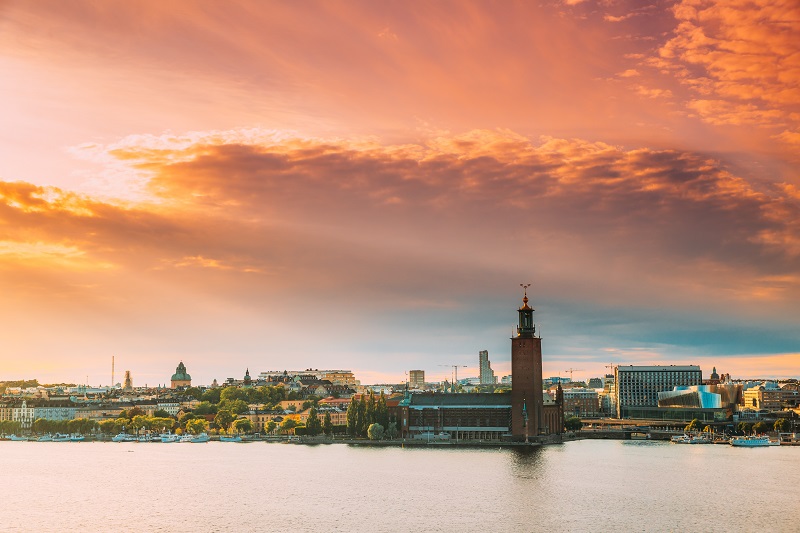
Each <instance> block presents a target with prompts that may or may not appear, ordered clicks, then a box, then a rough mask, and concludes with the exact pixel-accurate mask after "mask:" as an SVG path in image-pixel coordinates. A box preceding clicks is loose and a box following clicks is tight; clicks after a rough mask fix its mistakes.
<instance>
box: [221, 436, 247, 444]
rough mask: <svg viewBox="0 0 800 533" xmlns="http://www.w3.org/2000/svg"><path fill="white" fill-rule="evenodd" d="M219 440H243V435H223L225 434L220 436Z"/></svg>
mask: <svg viewBox="0 0 800 533" xmlns="http://www.w3.org/2000/svg"><path fill="white" fill-rule="evenodd" d="M219 441H220V442H242V437H240V436H239V435H236V436H235V437H228V436H225V435H223V436H221V437H220V438H219Z"/></svg>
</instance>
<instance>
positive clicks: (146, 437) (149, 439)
mask: <svg viewBox="0 0 800 533" xmlns="http://www.w3.org/2000/svg"><path fill="white" fill-rule="evenodd" d="M136 440H137V442H153V437H151V436H150V435H149V434H148V435H142V436H141V437H138V438H137V439H136ZM159 442H160V439H159Z"/></svg>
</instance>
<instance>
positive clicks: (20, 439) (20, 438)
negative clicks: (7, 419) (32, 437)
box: [8, 434, 28, 441]
mask: <svg viewBox="0 0 800 533" xmlns="http://www.w3.org/2000/svg"><path fill="white" fill-rule="evenodd" d="M8 440H13V441H25V440H28V437H23V436H22V435H13V434H12V435H9V436H8Z"/></svg>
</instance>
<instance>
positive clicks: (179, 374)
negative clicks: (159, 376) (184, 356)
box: [172, 361, 192, 381]
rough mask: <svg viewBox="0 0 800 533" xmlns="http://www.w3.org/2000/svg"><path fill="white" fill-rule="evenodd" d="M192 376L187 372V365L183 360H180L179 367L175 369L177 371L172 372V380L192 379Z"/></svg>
mask: <svg viewBox="0 0 800 533" xmlns="http://www.w3.org/2000/svg"><path fill="white" fill-rule="evenodd" d="M191 380H192V376H190V375H189V374H187V373H186V366H185V365H184V364H183V361H181V362H180V364H179V365H178V368H176V369H175V373H174V374H172V381H191Z"/></svg>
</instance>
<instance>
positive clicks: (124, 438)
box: [111, 433, 136, 442]
mask: <svg viewBox="0 0 800 533" xmlns="http://www.w3.org/2000/svg"><path fill="white" fill-rule="evenodd" d="M111 441H112V442H136V436H135V435H130V434H128V433H118V434H116V435H114V436H113V437H111Z"/></svg>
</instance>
